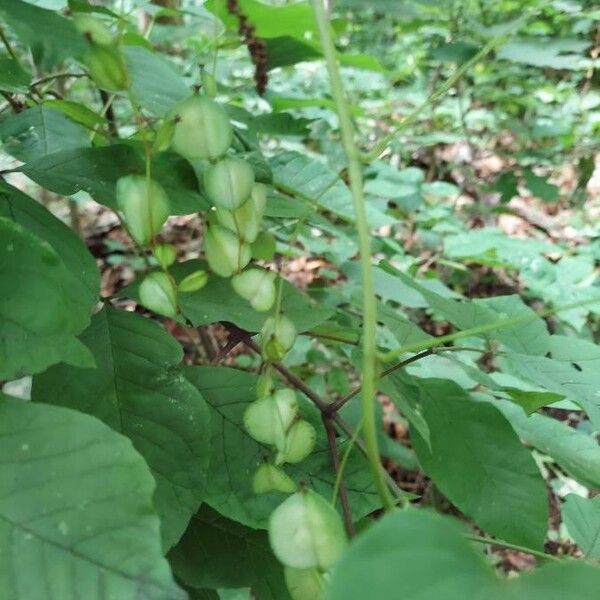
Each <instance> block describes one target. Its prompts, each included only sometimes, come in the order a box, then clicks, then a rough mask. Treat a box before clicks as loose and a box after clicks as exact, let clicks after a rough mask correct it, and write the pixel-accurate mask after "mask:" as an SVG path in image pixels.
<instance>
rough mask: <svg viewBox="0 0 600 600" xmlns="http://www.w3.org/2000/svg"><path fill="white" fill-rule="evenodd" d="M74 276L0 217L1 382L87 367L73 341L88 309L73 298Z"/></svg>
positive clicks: (45, 247)
mask: <svg viewBox="0 0 600 600" xmlns="http://www.w3.org/2000/svg"><path fill="white" fill-rule="evenodd" d="M72 281H73V275H72V273H71V272H70V271H69V270H68V269H67V267H66V266H65V264H64V262H63V261H62V259H61V257H60V256H59V255H58V254H57V253H56V252H55V251H54V250H53V249H52V248H51V247H50V245H49V244H48V243H47V242H45V241H42V240H41V239H40V238H38V237H36V236H35V235H33V234H32V233H29V232H28V231H26V230H25V229H24V228H23V227H21V225H19V224H17V223H14V222H13V221H11V220H8V219H5V218H3V217H0V380H6V379H17V378H19V377H22V376H23V375H27V374H29V375H31V374H34V373H39V372H40V371H43V370H44V369H45V368H47V367H48V366H49V365H52V364H54V363H57V362H59V361H65V362H68V363H70V364H73V365H78V366H85V367H90V366H93V364H94V361H93V358H92V356H91V354H90V352H89V351H88V350H87V349H86V348H85V346H84V345H83V344H82V343H81V342H79V341H78V340H77V338H76V337H75V336H76V335H77V334H78V333H80V332H81V331H82V330H83V329H84V328H85V327H86V325H87V324H88V322H89V316H90V306H89V304H88V303H87V302H85V301H84V302H82V299H81V298H78V297H77V295H76V292H77V289H73V286H72Z"/></svg>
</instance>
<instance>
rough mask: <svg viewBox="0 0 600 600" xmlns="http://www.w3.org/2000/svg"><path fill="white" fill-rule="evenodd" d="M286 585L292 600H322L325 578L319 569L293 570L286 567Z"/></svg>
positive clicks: (284, 572) (284, 571)
mask: <svg viewBox="0 0 600 600" xmlns="http://www.w3.org/2000/svg"><path fill="white" fill-rule="evenodd" d="M283 574H284V577H285V585H286V586H287V589H288V592H289V593H290V596H291V597H292V600H321V599H322V598H323V592H324V583H325V582H324V578H323V575H322V574H321V573H320V572H319V570H318V569H292V568H291V567H284V569H283Z"/></svg>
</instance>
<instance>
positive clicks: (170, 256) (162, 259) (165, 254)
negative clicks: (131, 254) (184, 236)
mask: <svg viewBox="0 0 600 600" xmlns="http://www.w3.org/2000/svg"><path fill="white" fill-rule="evenodd" d="M153 254H154V257H155V258H156V260H157V261H158V264H159V265H160V266H161V267H162V268H163V269H167V268H169V267H170V266H171V265H172V264H173V263H174V262H175V259H176V258H177V250H176V248H175V246H173V244H157V245H156V246H154V251H153Z"/></svg>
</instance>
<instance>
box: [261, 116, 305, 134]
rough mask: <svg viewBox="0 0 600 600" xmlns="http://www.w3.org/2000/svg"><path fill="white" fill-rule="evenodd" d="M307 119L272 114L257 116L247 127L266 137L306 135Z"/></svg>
mask: <svg viewBox="0 0 600 600" xmlns="http://www.w3.org/2000/svg"><path fill="white" fill-rule="evenodd" d="M310 123H311V121H310V120H309V119H304V118H300V117H294V116H293V115H291V114H290V113H288V112H272V113H266V114H264V115H257V116H256V117H255V118H254V119H252V120H251V121H250V123H249V127H251V128H252V129H254V130H255V131H256V132H257V133H263V134H267V135H298V136H306V135H308V125H309V124H310Z"/></svg>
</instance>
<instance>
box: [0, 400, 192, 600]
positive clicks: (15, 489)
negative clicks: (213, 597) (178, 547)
mask: <svg viewBox="0 0 600 600" xmlns="http://www.w3.org/2000/svg"><path fill="white" fill-rule="evenodd" d="M0 454H1V455H2V464H1V465H0V490H1V492H0V548H2V552H1V553H2V560H1V561H0V586H1V588H2V594H3V596H4V597H5V598H7V599H8V598H10V599H11V600H33V599H34V598H35V599H39V600H42V599H47V600H54V599H59V598H60V599H63V598H65V599H66V598H86V600H94V599H97V600H103V599H106V598H109V597H112V598H118V599H119V600H184V599H185V597H186V596H185V594H184V593H183V592H182V591H181V590H180V589H179V588H178V587H177V586H176V585H175V583H174V581H173V579H172V576H171V573H170V571H169V566H168V563H167V561H166V560H165V559H164V558H163V557H162V553H161V547H160V533H159V526H160V523H159V520H158V518H157V517H156V515H155V513H154V510H153V507H152V491H153V489H154V481H153V480H152V477H151V475H150V473H149V471H148V468H147V466H146V465H145V463H144V461H143V460H142V458H141V457H140V455H139V454H138V453H137V452H135V451H134V449H133V448H132V447H131V444H130V443H129V441H128V440H126V439H125V438H123V437H122V436H120V435H118V434H116V433H115V432H113V431H111V430H110V429H109V428H108V427H106V426H105V425H103V424H102V423H100V422H99V421H98V420H96V419H93V418H91V417H89V416H87V415H82V414H80V413H77V412H75V411H71V410H66V409H64V408H57V407H54V406H44V405H39V404H30V403H24V402H23V401H21V400H15V399H9V398H7V397H6V396H5V397H4V398H1V397H0Z"/></svg>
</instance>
